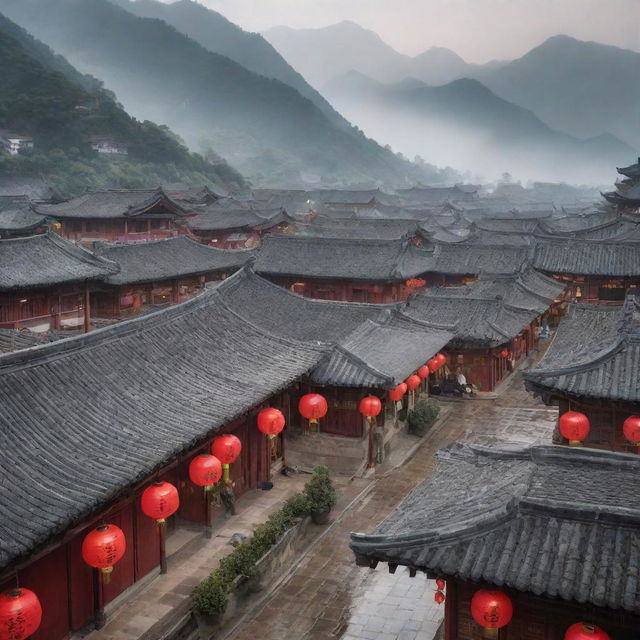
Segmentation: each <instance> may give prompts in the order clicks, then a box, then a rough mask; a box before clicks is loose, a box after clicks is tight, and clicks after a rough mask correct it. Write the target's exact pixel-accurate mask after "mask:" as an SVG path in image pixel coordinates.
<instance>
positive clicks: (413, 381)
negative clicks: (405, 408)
mask: <svg viewBox="0 0 640 640" xmlns="http://www.w3.org/2000/svg"><path fill="white" fill-rule="evenodd" d="M405 384H406V385H407V389H409V391H413V390H414V389H417V388H418V387H419V386H420V376H417V375H416V374H415V373H414V374H413V375H411V376H409V377H408V378H407V379H406V380H405Z"/></svg>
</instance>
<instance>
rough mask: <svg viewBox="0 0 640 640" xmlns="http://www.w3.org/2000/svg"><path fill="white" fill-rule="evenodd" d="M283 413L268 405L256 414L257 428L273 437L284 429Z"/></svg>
mask: <svg viewBox="0 0 640 640" xmlns="http://www.w3.org/2000/svg"><path fill="white" fill-rule="evenodd" d="M284 423H285V420H284V414H283V413H282V411H280V410H279V409H274V408H273V407H269V408H268V409H263V410H262V411H261V412H260V413H259V414H258V429H260V431H262V433H264V434H265V435H267V436H271V437H275V436H277V435H278V434H279V433H280V432H281V431H282V430H283V429H284Z"/></svg>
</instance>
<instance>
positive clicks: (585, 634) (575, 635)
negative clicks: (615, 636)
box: [564, 622, 611, 640]
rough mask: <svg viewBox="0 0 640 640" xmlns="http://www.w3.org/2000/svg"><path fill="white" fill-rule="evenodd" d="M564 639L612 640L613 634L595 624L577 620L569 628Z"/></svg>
mask: <svg viewBox="0 0 640 640" xmlns="http://www.w3.org/2000/svg"><path fill="white" fill-rule="evenodd" d="M564 640H611V636H610V635H609V634H608V633H606V632H605V631H603V630H602V629H601V628H600V627H596V625H595V624H587V623H586V622H576V624H572V625H571V626H570V627H569V628H568V629H567V632H566V633H565V634H564Z"/></svg>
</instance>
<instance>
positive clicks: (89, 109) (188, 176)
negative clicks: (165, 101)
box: [0, 15, 244, 193]
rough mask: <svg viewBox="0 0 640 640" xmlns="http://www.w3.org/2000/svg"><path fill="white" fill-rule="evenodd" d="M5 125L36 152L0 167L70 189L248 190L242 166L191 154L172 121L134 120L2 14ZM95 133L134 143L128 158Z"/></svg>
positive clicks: (1, 122)
mask: <svg viewBox="0 0 640 640" xmlns="http://www.w3.org/2000/svg"><path fill="white" fill-rule="evenodd" d="M0 68H2V70H3V71H2V73H1V74H0V130H7V131H11V132H13V133H18V134H22V135H29V136H32V137H33V139H34V145H35V149H34V152H33V153H32V154H29V155H21V156H18V157H15V156H14V157H11V156H8V155H6V154H3V155H1V156H0V172H1V173H3V174H7V173H33V172H37V173H41V174H45V175H46V176H47V178H48V179H49V180H50V181H51V182H52V184H53V185H54V186H55V187H57V188H58V190H60V191H62V192H63V193H76V192H78V191H82V190H84V189H86V188H87V187H98V186H100V187H102V186H113V187H132V188H133V187H142V186H149V185H156V184H159V183H161V182H174V183H175V182H189V183H193V184H202V183H213V184H216V185H219V186H221V187H225V188H230V189H234V188H240V187H242V186H243V184H244V181H243V179H242V177H241V176H240V174H238V173H237V172H236V171H234V170H233V169H231V168H230V167H228V166H227V165H225V164H224V163H220V164H218V165H216V166H214V165H213V164H211V163H209V162H207V161H206V160H204V159H203V158H202V157H200V156H197V155H194V154H192V153H190V152H189V151H188V150H187V149H186V147H184V145H182V144H180V142H179V141H178V140H177V139H176V137H175V135H174V134H172V133H171V132H170V131H169V130H168V129H167V128H166V127H159V126H157V125H155V124H154V123H152V122H149V121H144V122H138V121H137V120H135V119H133V118H131V117H130V116H129V115H128V114H127V113H126V112H125V111H124V110H123V109H122V107H121V106H120V105H119V104H118V103H117V102H116V100H115V97H114V96H113V94H111V93H110V92H108V91H106V90H104V89H103V88H102V86H101V83H100V82H99V81H97V80H96V79H95V78H92V77H90V76H83V75H82V74H80V73H79V72H78V71H76V70H75V69H74V68H73V67H72V66H71V65H70V64H69V63H68V62H67V61H66V60H64V58H61V57H60V56H55V55H54V54H53V52H52V51H51V50H50V49H49V48H48V47H46V46H45V45H43V44H42V43H40V42H38V41H37V40H35V39H34V38H32V37H31V36H29V34H27V33H26V32H25V31H24V30H23V29H21V28H20V27H18V26H17V25H15V24H14V23H12V22H11V21H10V20H8V19H7V18H6V17H4V16H2V15H0ZM91 136H107V137H112V138H113V139H114V140H117V141H120V142H125V143H126V144H127V145H128V156H127V157H126V159H121V160H116V159H107V158H105V157H99V156H98V153H97V152H96V151H93V150H92V149H91V146H90V138H91Z"/></svg>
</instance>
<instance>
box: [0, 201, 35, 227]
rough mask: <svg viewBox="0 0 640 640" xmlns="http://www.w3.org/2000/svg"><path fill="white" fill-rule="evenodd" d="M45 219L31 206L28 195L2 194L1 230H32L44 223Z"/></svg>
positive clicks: (0, 202) (0, 208)
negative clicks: (13, 195)
mask: <svg viewBox="0 0 640 640" xmlns="http://www.w3.org/2000/svg"><path fill="white" fill-rule="evenodd" d="M45 220H46V218H45V217H44V216H43V215H40V214H39V213H36V212H35V211H34V210H33V209H32V208H31V205H30V204H29V201H28V199H27V198H26V197H11V196H5V197H2V196H0V232H9V233H20V232H26V231H31V230H33V229H36V228H37V227H40V226H42V225H44V223H45Z"/></svg>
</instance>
